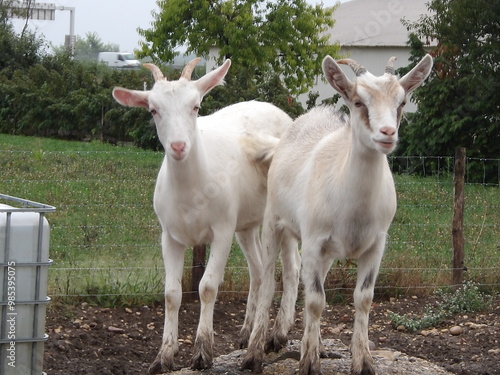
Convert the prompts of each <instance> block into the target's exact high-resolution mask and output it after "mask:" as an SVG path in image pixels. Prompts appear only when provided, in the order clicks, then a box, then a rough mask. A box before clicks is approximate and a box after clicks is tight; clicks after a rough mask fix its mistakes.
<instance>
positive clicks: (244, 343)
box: [238, 329, 250, 349]
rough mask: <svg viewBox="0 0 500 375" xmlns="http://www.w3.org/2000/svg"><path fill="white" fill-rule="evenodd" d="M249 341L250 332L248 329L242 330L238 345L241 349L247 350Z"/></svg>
mask: <svg viewBox="0 0 500 375" xmlns="http://www.w3.org/2000/svg"><path fill="white" fill-rule="evenodd" d="M249 341H250V331H249V330H248V329H242V330H241V331H240V339H239V340H238V345H239V347H240V349H245V348H247V347H248V342H249Z"/></svg>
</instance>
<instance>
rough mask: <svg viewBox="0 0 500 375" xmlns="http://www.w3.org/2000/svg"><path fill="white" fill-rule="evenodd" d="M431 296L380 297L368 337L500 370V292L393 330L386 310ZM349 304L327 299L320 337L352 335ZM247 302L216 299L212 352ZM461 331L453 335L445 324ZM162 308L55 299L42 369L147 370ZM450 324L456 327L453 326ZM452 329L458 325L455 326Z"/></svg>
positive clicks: (190, 316)
mask: <svg viewBox="0 0 500 375" xmlns="http://www.w3.org/2000/svg"><path fill="white" fill-rule="evenodd" d="M433 302H434V301H433V298H432V297H409V298H402V299H391V300H390V301H378V302H375V303H374V304H373V308H372V313H371V316H370V333H369V336H370V340H372V341H373V342H374V343H375V345H376V347H377V348H390V349H394V350H397V351H400V352H402V353H405V354H407V355H410V356H413V357H418V358H422V359H426V360H428V361H430V362H432V363H435V364H438V365H440V366H442V367H443V368H445V369H446V370H448V371H450V372H452V373H455V374H460V375H500V297H498V296H497V297H496V299H495V300H494V303H493V310H492V311H488V312H485V313H477V314H467V315H459V316H456V317H454V318H453V319H450V320H448V321H445V322H444V323H442V324H441V325H439V326H438V327H435V329H429V330H427V331H423V332H419V333H409V332H406V331H401V330H397V329H396V328H395V327H393V326H392V325H391V321H390V319H389V317H388V313H389V312H390V311H392V312H395V313H399V314H406V313H409V312H412V313H422V312H423V311H424V308H425V306H426V305H428V304H432V303H433ZM297 311H298V312H297V314H296V324H295V328H294V329H293V331H292V332H291V334H290V338H300V337H301V335H302V313H301V309H298V310H297ZM353 311H354V308H353V307H352V306H351V305H329V306H328V307H327V308H326V310H325V311H324V313H323V317H322V337H323V338H336V339H341V340H342V341H343V342H344V343H346V344H347V345H348V344H349V342H350V339H351V336H352V324H353ZM244 313H245V302H244V301H234V302H218V303H217V304H216V306H215V314H214V329H215V332H216V336H215V349H214V350H215V355H216V356H217V355H221V354H227V353H229V352H231V351H233V350H235V349H237V342H238V333H239V329H240V328H241V324H242V323H243V318H244ZM198 315H199V303H197V302H194V303H187V304H183V305H182V306H181V310H180V327H179V341H180V354H179V356H178V357H177V362H176V364H177V365H178V366H179V367H188V366H189V359H190V357H191V354H192V350H193V343H194V340H195V334H196V326H197V323H198ZM454 326H460V327H462V329H463V332H461V333H459V334H458V335H452V334H451V333H450V328H452V327H454ZM162 330H163V307H162V306H143V307H139V308H117V309H110V308H101V307H98V306H91V305H88V304H86V303H83V304H79V305H77V306H68V305H57V304H55V303H53V304H52V306H51V307H50V309H49V310H48V312H47V323H46V331H47V333H48V334H49V339H48V341H47V342H46V343H45V358H44V371H45V372H46V373H47V374H48V375H72V374H100V375H108V374H113V375H118V374H147V369H148V366H149V364H150V363H151V362H152V361H153V359H154V358H155V356H156V353H157V351H158V349H159V347H160V343H161V336H162ZM452 331H453V330H452ZM455 333H456V332H455Z"/></svg>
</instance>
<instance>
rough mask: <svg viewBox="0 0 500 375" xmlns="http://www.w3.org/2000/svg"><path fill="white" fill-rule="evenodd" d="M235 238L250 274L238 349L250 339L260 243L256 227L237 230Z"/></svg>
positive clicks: (260, 268)
mask: <svg viewBox="0 0 500 375" xmlns="http://www.w3.org/2000/svg"><path fill="white" fill-rule="evenodd" d="M236 238H237V239H238V243H239V244H240V246H241V249H242V250H243V254H244V255H245V258H246V260H247V263H248V270H249V274H250V290H249V291H248V298H247V308H246V313H245V321H244V322H243V327H241V331H240V338H239V346H240V349H243V348H246V347H247V345H248V340H249V339H250V333H251V331H252V327H253V323H254V320H255V313H256V309H257V298H258V293H259V286H260V284H261V282H262V270H263V268H262V256H261V254H262V245H261V241H260V237H259V228H258V227H256V228H252V229H249V230H246V231H242V232H238V233H236Z"/></svg>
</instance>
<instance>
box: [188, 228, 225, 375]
mask: <svg viewBox="0 0 500 375" xmlns="http://www.w3.org/2000/svg"><path fill="white" fill-rule="evenodd" d="M233 233H234V232H233V231H232V229H229V231H228V228H219V230H216V229H215V228H214V240H213V241H212V243H211V245H210V257H209V258H208V263H207V268H206V269H205V272H204V274H203V277H202V279H201V281H200V286H199V294H200V302H201V307H200V308H201V311H200V322H199V324H198V330H197V332H196V341H195V346H194V354H193V357H192V358H191V368H192V369H193V370H202V369H206V368H210V367H212V361H213V342H214V327H213V317H214V305H215V298H216V297H217V291H218V289H219V284H220V283H221V282H222V279H223V277H224V268H225V267H226V262H227V258H228V256H229V252H230V251H231V243H232V239H233Z"/></svg>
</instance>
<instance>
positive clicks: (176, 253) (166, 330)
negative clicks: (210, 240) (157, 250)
mask: <svg viewBox="0 0 500 375" xmlns="http://www.w3.org/2000/svg"><path fill="white" fill-rule="evenodd" d="M162 249H163V262H164V264H165V323H164V327H163V340H162V344H161V348H160V351H159V352H158V355H157V356H156V358H155V360H154V362H153V363H152V364H151V366H150V367H149V370H148V372H149V374H150V375H152V374H161V373H164V372H169V371H172V370H174V356H176V355H177V353H178V351H179V346H178V345H179V344H178V340H177V338H178V322H179V308H180V305H181V300H182V285H181V280H182V272H183V269H184V253H185V248H184V246H183V245H181V244H179V243H178V242H176V241H174V240H173V239H172V238H170V236H169V235H168V234H167V233H166V232H163V234H162Z"/></svg>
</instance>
